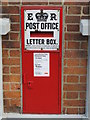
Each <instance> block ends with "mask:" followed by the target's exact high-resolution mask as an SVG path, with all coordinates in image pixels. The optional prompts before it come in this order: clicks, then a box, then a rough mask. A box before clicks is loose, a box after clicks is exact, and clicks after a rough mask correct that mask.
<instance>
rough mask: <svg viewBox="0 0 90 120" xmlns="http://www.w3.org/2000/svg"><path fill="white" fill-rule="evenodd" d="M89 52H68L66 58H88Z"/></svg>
mask: <svg viewBox="0 0 90 120" xmlns="http://www.w3.org/2000/svg"><path fill="white" fill-rule="evenodd" d="M86 57H87V51H85V50H66V51H65V58H86Z"/></svg>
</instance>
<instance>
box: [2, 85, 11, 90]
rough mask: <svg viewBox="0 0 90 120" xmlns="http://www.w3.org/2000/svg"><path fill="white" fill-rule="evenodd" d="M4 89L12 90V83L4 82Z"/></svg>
mask: <svg viewBox="0 0 90 120" xmlns="http://www.w3.org/2000/svg"><path fill="white" fill-rule="evenodd" d="M3 90H4V91H5V90H8V91H9V90H10V84H9V83H7V84H6V83H4V84H3Z"/></svg>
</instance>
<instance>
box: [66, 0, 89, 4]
mask: <svg viewBox="0 0 90 120" xmlns="http://www.w3.org/2000/svg"><path fill="white" fill-rule="evenodd" d="M68 1H69V2H68ZM68 1H67V0H64V5H88V4H89V3H88V2H87V1H84V2H82V1H81V2H79V1H78V2H77V1H76V0H73V1H72V0H68Z"/></svg>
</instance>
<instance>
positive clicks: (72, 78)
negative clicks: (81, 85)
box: [67, 75, 79, 83]
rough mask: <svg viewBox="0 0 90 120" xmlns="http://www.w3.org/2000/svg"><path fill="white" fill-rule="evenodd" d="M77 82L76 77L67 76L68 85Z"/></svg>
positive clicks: (77, 78)
mask: <svg viewBox="0 0 90 120" xmlns="http://www.w3.org/2000/svg"><path fill="white" fill-rule="evenodd" d="M78 81H79V77H78V76H74V75H71V76H67V82H68V83H78Z"/></svg>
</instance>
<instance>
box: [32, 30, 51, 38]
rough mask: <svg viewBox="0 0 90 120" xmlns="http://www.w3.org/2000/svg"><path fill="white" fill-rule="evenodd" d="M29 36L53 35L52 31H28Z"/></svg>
mask: <svg viewBox="0 0 90 120" xmlns="http://www.w3.org/2000/svg"><path fill="white" fill-rule="evenodd" d="M30 37H53V32H39V31H35V32H30Z"/></svg>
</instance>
